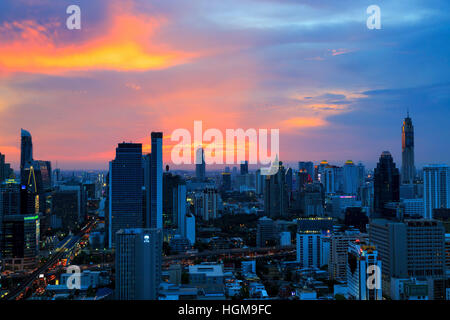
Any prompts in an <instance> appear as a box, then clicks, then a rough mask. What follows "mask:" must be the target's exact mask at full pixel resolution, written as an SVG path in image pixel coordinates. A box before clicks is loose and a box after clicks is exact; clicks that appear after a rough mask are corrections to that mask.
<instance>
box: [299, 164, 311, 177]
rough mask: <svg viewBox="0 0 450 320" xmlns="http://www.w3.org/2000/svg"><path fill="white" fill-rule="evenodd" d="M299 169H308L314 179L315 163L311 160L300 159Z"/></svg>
mask: <svg viewBox="0 0 450 320" xmlns="http://www.w3.org/2000/svg"><path fill="white" fill-rule="evenodd" d="M298 171H306V172H307V173H308V175H309V176H310V177H311V179H312V180H313V179H314V163H312V162H311V161H300V162H299V163H298Z"/></svg>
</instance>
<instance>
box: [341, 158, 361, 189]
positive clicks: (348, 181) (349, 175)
mask: <svg viewBox="0 0 450 320" xmlns="http://www.w3.org/2000/svg"><path fill="white" fill-rule="evenodd" d="M357 192H358V168H357V167H356V166H355V164H354V163H353V161H352V160H348V161H346V162H345V165H344V193H345V194H352V195H355V194H356V193H357Z"/></svg>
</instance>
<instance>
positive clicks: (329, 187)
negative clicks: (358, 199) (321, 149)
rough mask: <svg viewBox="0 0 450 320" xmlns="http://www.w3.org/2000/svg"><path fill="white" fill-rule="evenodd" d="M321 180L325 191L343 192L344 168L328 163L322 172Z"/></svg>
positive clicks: (332, 192)
mask: <svg viewBox="0 0 450 320" xmlns="http://www.w3.org/2000/svg"><path fill="white" fill-rule="evenodd" d="M320 182H321V183H322V184H323V186H324V190H325V193H328V194H330V193H331V194H335V193H341V192H343V189H344V170H343V168H342V167H338V166H332V165H327V166H326V167H325V168H324V169H323V171H322V174H321V180H320Z"/></svg>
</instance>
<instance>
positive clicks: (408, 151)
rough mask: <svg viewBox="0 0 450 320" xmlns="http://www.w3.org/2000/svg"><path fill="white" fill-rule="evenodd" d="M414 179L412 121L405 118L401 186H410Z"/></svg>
mask: <svg viewBox="0 0 450 320" xmlns="http://www.w3.org/2000/svg"><path fill="white" fill-rule="evenodd" d="M415 177H416V167H415V166H414V126H413V124H412V120H411V118H410V117H409V112H408V115H407V117H406V118H405V119H404V120H403V126H402V184H411V183H413V182H414V178H415Z"/></svg>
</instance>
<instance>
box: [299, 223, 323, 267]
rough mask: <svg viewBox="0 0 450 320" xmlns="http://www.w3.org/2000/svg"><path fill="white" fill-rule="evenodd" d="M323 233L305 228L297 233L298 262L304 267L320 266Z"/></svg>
mask: <svg viewBox="0 0 450 320" xmlns="http://www.w3.org/2000/svg"><path fill="white" fill-rule="evenodd" d="M321 249H322V233H321V232H320V231H314V230H305V231H302V232H299V233H297V262H299V263H300V265H301V267H302V268H311V267H316V268H319V267H320V262H321V257H320V253H321Z"/></svg>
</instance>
